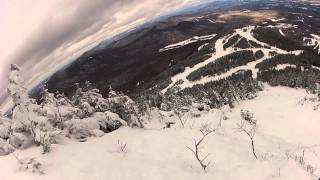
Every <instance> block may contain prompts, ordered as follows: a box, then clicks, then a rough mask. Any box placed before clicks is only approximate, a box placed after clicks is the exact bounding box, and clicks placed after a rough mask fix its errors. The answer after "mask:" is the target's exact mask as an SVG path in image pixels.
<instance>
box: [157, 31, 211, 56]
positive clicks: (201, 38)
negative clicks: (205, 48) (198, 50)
mask: <svg viewBox="0 0 320 180" xmlns="http://www.w3.org/2000/svg"><path fill="white" fill-rule="evenodd" d="M216 35H217V34H210V35H206V36H194V37H192V38H190V39H187V40H185V41H181V42H178V43H175V44H171V45H168V46H166V47H164V48H161V49H159V52H163V51H167V50H171V49H177V48H180V47H183V46H186V45H188V44H191V43H195V42H198V41H205V40H210V39H213V38H214V37H216Z"/></svg>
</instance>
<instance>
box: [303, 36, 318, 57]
mask: <svg viewBox="0 0 320 180" xmlns="http://www.w3.org/2000/svg"><path fill="white" fill-rule="evenodd" d="M310 36H311V38H303V41H305V42H307V43H306V45H307V46H314V49H315V50H317V49H318V54H320V36H319V35H316V34H311V35H310Z"/></svg>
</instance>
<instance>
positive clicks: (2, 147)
mask: <svg viewBox="0 0 320 180" xmlns="http://www.w3.org/2000/svg"><path fill="white" fill-rule="evenodd" d="M8 81H9V85H8V92H9V94H10V96H11V98H12V100H13V103H14V107H13V109H12V113H11V114H12V116H11V117H10V119H9V118H8V117H7V116H2V115H0V166H1V165H2V166H1V167H0V169H1V173H0V180H18V179H19V180H20V179H23V180H37V179H39V180H40V179H41V180H82V179H83V180H88V179H89V180H91V179H92V180H105V179H111V180H127V179H130V180H180V179H181V180H189V179H190V180H194V179H200V180H209V179H221V180H228V179H230V180H233V179H240V180H248V179H250V180H251V179H253V180H260V179H261V180H262V179H263V180H269V179H278V180H281V179H290V180H305V179H306V180H307V179H310V180H315V179H319V178H320V144H319V143H320V141H319V137H320V132H319V127H320V119H319V118H320V2H319V1H299V0H280V1H276V0H263V1H262V0H256V1H252V0H250V1H249V0H230V1H206V2H205V3H200V4H195V5H193V6H191V7H189V8H186V9H182V10H180V11H177V12H175V13H173V14H170V15H167V16H163V17H161V18H158V19H157V20H155V21H152V22H148V23H147V24H144V25H142V26H140V27H137V28H135V29H133V30H132V31H129V32H126V33H122V34H119V35H118V36H115V37H113V38H112V39H107V40H105V41H102V42H101V43H100V44H99V45H98V46H96V47H95V48H93V49H91V50H90V51H88V52H86V53H84V54H83V55H82V56H81V57H79V59H77V60H76V61H74V62H73V63H72V64H70V65H69V66H67V67H65V68H64V69H61V70H60V71H58V72H56V73H55V74H54V75H53V76H52V77H50V78H49V79H48V80H47V81H46V82H45V84H46V87H42V88H39V87H35V88H34V89H33V91H32V92H33V94H32V95H33V96H34V97H37V98H36V99H33V98H32V97H30V96H29V95H28V93H27V91H26V89H25V88H24V81H23V78H22V76H21V72H20V67H19V66H18V65H15V64H12V65H11V67H10V74H9V78H8ZM39 86H42V85H39Z"/></svg>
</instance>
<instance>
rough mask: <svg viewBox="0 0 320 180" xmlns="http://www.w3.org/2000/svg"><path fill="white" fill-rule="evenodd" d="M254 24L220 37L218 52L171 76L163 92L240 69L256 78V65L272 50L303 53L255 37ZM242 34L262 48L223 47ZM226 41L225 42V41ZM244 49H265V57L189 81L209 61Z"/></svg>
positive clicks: (203, 81) (213, 79)
mask: <svg viewBox="0 0 320 180" xmlns="http://www.w3.org/2000/svg"><path fill="white" fill-rule="evenodd" d="M254 28H255V27H254V26H248V27H245V28H242V29H236V30H235V32H234V33H233V34H232V35H226V36H224V37H222V38H220V39H218V40H217V41H216V43H215V50H216V52H215V53H213V54H212V57H211V58H209V59H207V60H205V61H203V62H200V63H198V64H196V65H195V66H193V67H192V68H191V67H186V68H185V70H184V72H182V73H179V74H176V75H174V76H173V77H171V81H172V82H171V84H170V85H169V86H167V87H166V88H164V89H163V90H161V93H163V94H165V93H166V92H167V91H168V89H170V88H172V87H174V86H177V87H179V88H180V89H181V90H182V89H185V88H187V87H192V86H194V85H196V84H205V83H208V82H210V81H216V80H219V79H222V78H226V77H229V76H231V75H232V74H233V73H235V72H237V71H239V70H251V71H252V73H253V77H254V78H256V77H257V73H258V69H256V68H255V65H256V64H258V63H260V62H262V61H264V60H266V59H268V58H270V57H271V56H270V55H269V53H270V52H272V51H275V52H276V53H277V54H294V55H299V54H300V53H302V52H303V51H302V50H296V51H289V52H288V51H285V50H283V49H279V48H277V47H274V46H270V45H269V44H267V43H264V42H261V41H258V40H257V39H256V38H255V37H253V34H252V31H253V30H254ZM237 34H238V35H240V36H241V37H242V38H246V39H247V40H248V41H249V40H251V41H253V42H255V43H257V44H259V45H261V46H262V48H248V49H239V48H237V49H235V48H233V46H231V47H229V48H226V49H224V48H223V45H224V44H225V43H227V42H228V40H229V39H230V38H232V37H234V36H235V35H237ZM223 42H225V43H223ZM265 47H268V48H265ZM243 50H252V51H253V52H256V51H258V50H261V51H263V53H264V57H262V58H261V59H258V60H256V61H254V62H250V63H248V64H246V65H244V66H239V67H236V68H233V69H231V70H229V71H227V72H226V73H223V74H220V75H217V76H206V77H202V78H201V79H200V80H198V81H189V80H188V79H187V77H188V75H190V74H191V73H192V72H194V71H196V70H198V69H200V68H202V67H204V66H206V65H208V64H209V63H212V62H214V61H216V60H217V59H219V58H221V57H223V56H226V55H228V54H231V53H235V52H239V51H243ZM178 81H179V82H181V81H182V83H181V84H179V85H176V84H177V82H178Z"/></svg>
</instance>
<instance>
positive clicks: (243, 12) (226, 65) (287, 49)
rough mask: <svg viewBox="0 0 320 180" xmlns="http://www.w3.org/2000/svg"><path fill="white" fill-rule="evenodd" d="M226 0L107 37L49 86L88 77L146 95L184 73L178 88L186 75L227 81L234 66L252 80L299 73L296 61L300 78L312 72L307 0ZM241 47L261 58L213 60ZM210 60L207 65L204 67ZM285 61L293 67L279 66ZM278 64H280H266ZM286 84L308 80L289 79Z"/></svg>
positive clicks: (319, 18)
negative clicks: (114, 37)
mask: <svg viewBox="0 0 320 180" xmlns="http://www.w3.org/2000/svg"><path fill="white" fill-rule="evenodd" d="M227 4H228V5H227ZM231 4H232V3H226V2H219V1H218V2H212V3H208V4H206V5H201V6H199V7H197V8H198V9H197V8H193V11H187V10H186V12H188V13H186V12H184V13H182V14H181V15H176V14H175V15H174V16H171V17H167V18H164V19H161V20H159V21H157V22H154V23H150V24H148V25H145V26H143V27H142V28H138V29H137V30H135V31H133V32H132V33H129V34H128V35H125V36H124V37H123V38H120V39H118V40H115V41H113V42H108V43H101V44H100V45H99V46H98V47H96V48H94V49H93V50H91V51H88V52H86V53H85V54H83V55H82V56H81V57H80V58H79V59H78V60H76V61H75V62H74V63H72V64H70V65H69V67H67V68H65V69H63V70H61V71H59V72H57V73H56V74H55V75H53V76H52V77H51V78H50V79H49V80H48V82H47V88H48V89H49V91H52V92H55V91H60V92H64V93H65V94H67V95H71V94H72V93H73V92H74V91H75V83H80V85H83V84H84V82H85V81H90V82H91V83H93V84H95V85H96V86H97V88H98V89H100V90H101V91H102V94H104V95H106V94H107V93H108V86H110V85H111V86H112V87H113V88H115V89H116V90H119V91H124V92H126V93H128V94H129V95H130V96H132V97H134V98H135V97H137V96H140V95H139V94H141V93H144V92H146V91H150V88H152V92H147V93H148V94H150V93H153V94H154V93H158V92H160V91H162V92H164V91H163V89H165V88H168V86H169V87H172V86H173V85H174V83H176V82H178V81H179V80H180V79H181V78H186V79H183V80H184V83H183V84H184V85H182V87H187V86H186V84H190V83H189V80H191V79H192V81H191V84H192V85H195V84H199V83H197V82H196V81H195V80H198V81H199V82H201V80H204V81H205V82H210V81H212V80H218V79H221V78H227V77H229V76H231V75H232V74H233V73H236V72H237V71H238V70H250V71H253V78H256V77H258V79H259V80H261V81H266V82H270V81H273V79H272V80H271V79H270V78H271V77H270V76H272V77H273V74H275V73H278V72H280V74H283V75H284V74H286V75H288V74H292V71H294V72H295V73H297V72H296V71H299V70H298V69H299V68H300V67H301V66H303V67H306V71H303V73H304V74H307V75H306V76H308V74H310V73H318V70H319V69H317V68H318V67H320V62H319V60H318V59H319V57H320V56H319V52H320V50H319V49H320V48H319V34H318V33H319V32H320V13H319V12H320V11H319V10H320V5H319V4H317V3H316V2H307V1H303V2H302V1H277V2H274V1H253V2H251V1H241V2H237V3H234V4H232V5H231ZM215 5H216V6H215ZM214 7H216V8H214ZM195 9H196V10H195ZM222 47H223V48H222ZM242 50H246V51H252V52H254V53H256V52H257V51H258V52H259V53H260V56H261V57H255V58H254V59H250V58H249V57H248V58H247V57H245V55H244V57H243V58H242V59H243V60H241V62H240V60H235V61H230V60H229V61H224V60H223V59H219V58H221V57H223V56H227V55H234V58H237V56H238V55H237V54H236V52H238V53H241V52H242ZM284 54H288V56H286V57H288V58H284V59H286V60H284V61H282V62H281V63H280V62H276V63H272V62H273V61H272V59H276V58H281V57H284V56H283V55H284ZM290 54H293V55H291V56H295V59H296V60H293V59H292V57H290ZM226 58H228V57H226ZM218 59H219V60H218ZM216 60H217V63H216V64H215V63H214V62H215V61H216ZM208 63H209V65H210V66H209V67H207V68H204V67H203V66H206V65H207V64H208ZM262 63H263V64H264V65H265V66H268V68H264V70H263V71H262V70H261V68H259V67H260V66H261V64H262ZM213 64H215V65H213ZM285 64H292V65H297V66H298V67H296V68H293V66H290V67H288V68H284V67H285ZM276 65H279V66H280V65H281V67H282V68H281V69H274V68H272V67H275V66H276ZM245 66H246V67H245ZM248 66H251V67H250V68H249V67H248ZM187 67H190V68H191V69H188V68H187ZM221 68H222V69H221ZM208 70H210V71H208ZM201 71H206V72H205V73H201ZM289 71H290V72H289ZM180 73H181V74H180ZM226 73H227V74H226ZM299 73H302V72H301V71H299ZM293 74H294V73H293ZM184 75H185V76H186V77H183V76H184ZM218 75H219V76H218ZM286 75H285V76H286ZM277 76H279V75H277ZM293 76H294V75H293ZM201 77H202V78H201ZM210 77H212V78H210ZM190 78H191V79H190ZM279 83H280V82H275V83H273V84H279ZM312 83H313V84H314V82H312ZM280 84H281V85H288V84H285V83H280ZM192 85H188V87H192ZM290 86H294V87H295V86H298V87H300V86H303V87H305V86H311V85H300V84H297V83H295V84H294V85H292V84H290Z"/></svg>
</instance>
